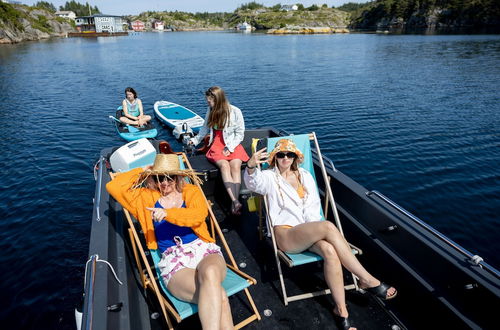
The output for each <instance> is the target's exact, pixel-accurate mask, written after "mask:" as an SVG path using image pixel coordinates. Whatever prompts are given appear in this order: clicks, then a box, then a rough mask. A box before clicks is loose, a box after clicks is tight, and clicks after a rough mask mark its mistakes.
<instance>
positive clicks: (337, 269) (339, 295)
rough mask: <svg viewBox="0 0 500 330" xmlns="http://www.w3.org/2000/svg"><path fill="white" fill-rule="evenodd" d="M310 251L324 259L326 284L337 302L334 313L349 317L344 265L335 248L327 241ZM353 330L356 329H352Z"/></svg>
mask: <svg viewBox="0 0 500 330" xmlns="http://www.w3.org/2000/svg"><path fill="white" fill-rule="evenodd" d="M309 250H311V251H313V252H315V253H317V254H319V255H320V256H322V257H323V259H324V265H323V271H324V274H325V280H326V284H327V285H328V288H330V291H331V292H332V293H331V294H332V298H333V301H334V302H335V309H334V313H336V314H337V315H339V316H341V317H348V316H349V313H348V312H347V307H346V304H345V291H344V278H343V274H342V264H341V263H340V259H339V257H338V255H337V252H336V251H335V248H334V247H333V246H332V245H331V244H330V243H328V242H327V241H325V240H320V241H318V242H316V243H315V244H314V245H313V246H311V247H310V248H309ZM351 329H356V328H352V327H351Z"/></svg>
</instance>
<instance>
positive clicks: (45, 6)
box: [34, 1, 56, 13]
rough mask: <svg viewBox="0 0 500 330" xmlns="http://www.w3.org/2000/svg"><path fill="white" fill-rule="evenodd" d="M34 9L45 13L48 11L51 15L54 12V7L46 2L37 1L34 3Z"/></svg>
mask: <svg viewBox="0 0 500 330" xmlns="http://www.w3.org/2000/svg"><path fill="white" fill-rule="evenodd" d="M34 7H37V8H42V9H45V10H47V11H50V12H51V13H55V12H56V7H55V6H54V5H53V4H52V3H50V2H47V1H38V2H37V3H35V5H34Z"/></svg>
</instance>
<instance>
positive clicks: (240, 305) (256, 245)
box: [152, 155, 404, 329]
mask: <svg viewBox="0 0 500 330" xmlns="http://www.w3.org/2000/svg"><path fill="white" fill-rule="evenodd" d="M190 163H191V165H192V166H193V168H195V169H197V170H200V169H203V172H205V174H206V176H207V177H208V178H209V179H211V180H208V182H205V184H204V186H203V190H204V191H205V194H206V196H207V198H208V199H209V200H210V201H211V202H212V204H213V207H212V208H213V211H214V214H215V216H216V218H217V221H218V222H219V225H220V227H221V229H222V231H223V232H224V236H225V238H226V240H227V242H228V245H229V247H230V249H231V252H232V254H233V256H234V258H235V260H236V263H237V264H238V266H239V267H240V269H241V270H242V271H244V272H246V273H247V274H248V275H250V276H252V277H253V278H255V279H256V280H257V285H253V286H251V287H250V288H249V290H250V293H251V295H252V297H253V299H254V302H255V304H256V306H257V308H258V310H259V313H260V315H261V317H262V319H261V321H254V322H252V323H250V324H249V325H248V326H246V327H245V328H246V329H307V328H311V329H337V328H338V327H337V325H336V323H335V321H334V316H333V313H332V310H333V307H334V304H333V299H332V298H331V296H330V295H323V296H318V297H314V298H310V299H305V300H299V301H294V302H290V303H289V304H288V306H285V304H284V302H283V298H282V293H281V286H280V282H279V277H278V270H277V266H276V261H275V257H274V254H273V248H272V242H271V239H270V238H266V237H265V235H263V239H262V240H260V238H259V219H258V213H257V212H249V211H248V208H247V206H246V202H245V201H246V198H248V196H249V195H248V194H244V195H242V196H240V200H241V201H242V202H243V205H244V208H243V212H242V215H240V216H234V215H232V214H231V213H230V210H229V206H230V201H229V198H228V197H227V193H226V192H225V190H224V189H223V187H224V185H223V184H222V180H221V179H220V176H219V173H218V170H217V168H216V167H215V166H214V165H213V164H211V163H209V162H208V161H207V159H206V157H205V156H204V155H199V156H192V157H190ZM242 190H245V188H244V187H243V189H242ZM263 223H264V224H265V219H263ZM363 257H364V256H360V258H363ZM226 260H228V259H227V257H226ZM322 266H323V264H322V262H317V263H313V264H308V265H302V266H298V267H294V268H293V269H290V268H288V267H287V266H286V265H285V264H283V263H282V266H281V267H282V270H283V275H284V278H285V285H286V288H287V292H288V295H289V296H290V295H295V294H300V293H305V292H312V291H318V290H322V289H326V288H327V286H326V283H325V281H324V276H323V267H322ZM344 281H345V284H352V277H351V275H350V274H349V273H347V272H346V271H344ZM242 298H244V294H243V293H239V294H237V295H234V296H232V297H230V298H229V300H230V304H231V308H232V313H233V318H234V322H235V324H236V323H238V322H239V321H241V320H242V319H244V318H245V317H247V316H248V315H249V314H250V308H249V306H248V304H247V302H246V299H242ZM346 301H347V305H348V309H349V313H350V318H351V320H352V324H353V325H354V326H357V327H358V328H359V329H390V328H391V327H392V329H403V328H404V327H403V326H402V325H401V324H400V323H399V322H398V321H397V320H396V318H395V317H394V316H393V315H392V313H391V312H390V311H389V309H388V308H387V306H385V307H384V306H382V305H381V304H382V302H379V301H378V300H377V299H375V298H373V297H371V296H370V295H369V294H362V293H360V292H355V291H353V290H350V291H347V292H346ZM395 301H396V303H397V299H395ZM389 303H394V302H393V301H390V302H389ZM269 312H270V313H269ZM158 320H161V318H159V319H158ZM152 323H153V324H154V325H155V326H154V327H155V328H156V327H158V328H161V321H160V322H157V321H152ZM177 328H178V329H195V328H200V323H199V319H198V317H197V315H193V316H191V317H189V318H187V319H185V320H183V321H182V322H181V323H180V324H179V325H178V326H177V327H176V329H177Z"/></svg>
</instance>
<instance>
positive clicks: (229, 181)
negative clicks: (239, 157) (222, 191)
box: [215, 160, 236, 201]
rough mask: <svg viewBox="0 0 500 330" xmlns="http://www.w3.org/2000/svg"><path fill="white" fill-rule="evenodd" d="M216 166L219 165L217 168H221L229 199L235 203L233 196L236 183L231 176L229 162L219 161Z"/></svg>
mask: <svg viewBox="0 0 500 330" xmlns="http://www.w3.org/2000/svg"><path fill="white" fill-rule="evenodd" d="M215 164H217V166H218V167H219V168H220V173H221V175H222V181H223V182H224V185H225V187H226V191H227V194H228V195H229V198H231V201H234V200H235V199H236V198H235V197H234V194H233V189H234V188H233V185H234V181H233V177H232V175H231V167H230V166H229V162H228V161H227V160H219V161H217V162H216V163H215Z"/></svg>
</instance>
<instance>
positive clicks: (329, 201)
mask: <svg viewBox="0 0 500 330" xmlns="http://www.w3.org/2000/svg"><path fill="white" fill-rule="evenodd" d="M283 138H286V137H283ZM309 141H314V146H315V149H316V152H317V155H318V159H319V165H320V169H321V174H322V176H323V179H324V181H325V189H326V191H325V205H324V209H323V212H324V214H325V218H326V216H327V215H328V208H329V207H330V208H331V210H332V213H333V216H334V221H335V225H336V226H337V228H338V230H339V231H340V233H341V234H342V236H344V232H343V230H342V225H341V223H340V218H339V215H338V211H337V207H336V204H335V199H334V198H333V192H332V188H331V187H330V184H329V183H330V177H329V176H328V175H327V172H326V169H325V164H324V162H323V157H322V155H321V150H320V148H319V144H318V140H317V138H316V134H315V133H314V132H312V133H309ZM311 157H312V155H311ZM316 184H317V183H316ZM263 200H264V203H263V204H264V208H265V213H266V225H267V228H268V232H269V233H270V236H271V240H272V244H273V251H274V256H275V259H276V265H277V267H278V273H279V280H280V285H281V291H282V294H283V302H284V304H285V306H288V303H289V302H292V301H296V300H302V299H308V298H313V297H316V296H321V295H326V294H330V293H331V291H330V289H324V290H320V291H316V292H307V293H303V294H298V295H294V296H288V294H287V292H286V286H285V282H284V278H283V271H282V269H281V262H280V259H281V260H282V261H283V262H284V263H285V264H286V265H287V266H288V267H290V268H292V267H294V263H293V261H292V260H291V259H290V257H289V256H288V255H287V253H285V252H283V251H281V250H280V249H279V248H278V245H277V243H276V238H275V236H274V230H273V229H272V228H273V227H272V225H271V219H270V216H269V214H270V213H269V208H268V201H267V196H263ZM260 205H261V206H260V208H262V203H260ZM325 221H326V220H325ZM262 232H263V223H262V210H261V209H259V233H262ZM260 235H262V234H260ZM261 237H262V236H261ZM349 246H350V247H351V250H352V252H353V254H359V255H361V254H362V251H361V249H359V248H357V247H355V246H353V245H352V244H349ZM351 275H352V279H353V284H350V285H345V286H344V288H345V289H346V290H353V289H355V290H359V286H358V282H357V278H356V276H355V275H354V274H352V273H351Z"/></svg>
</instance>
